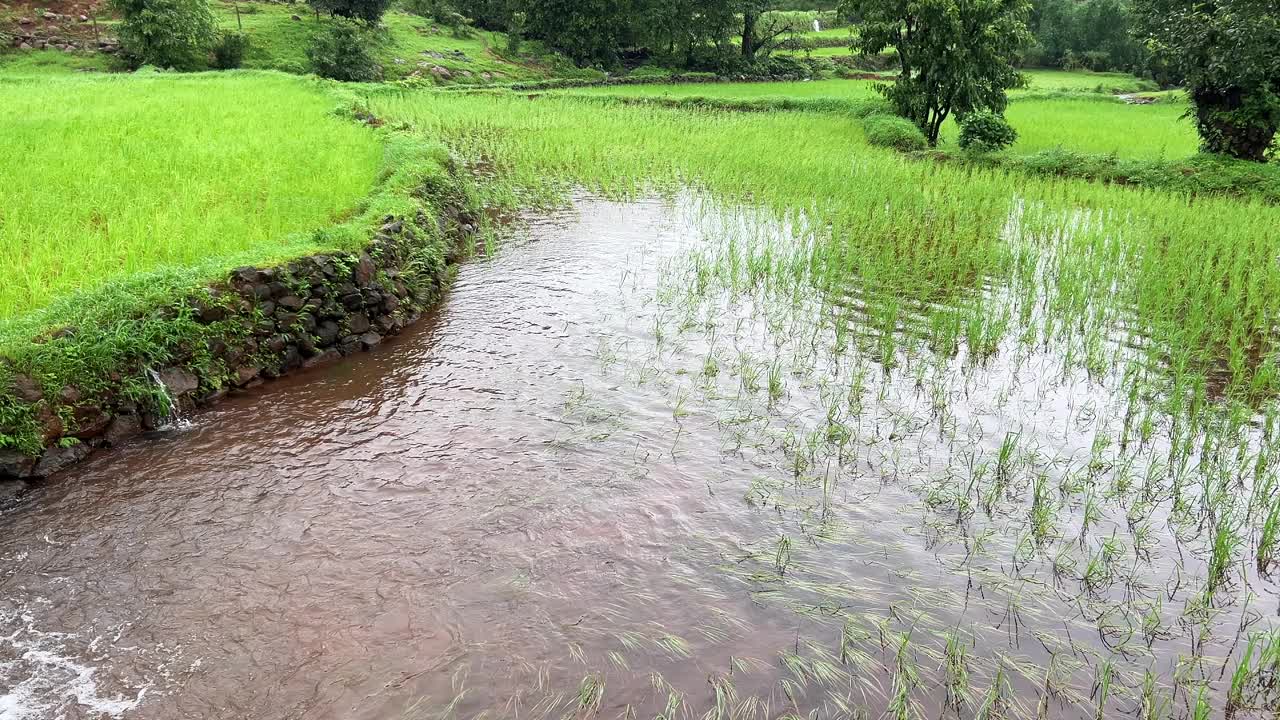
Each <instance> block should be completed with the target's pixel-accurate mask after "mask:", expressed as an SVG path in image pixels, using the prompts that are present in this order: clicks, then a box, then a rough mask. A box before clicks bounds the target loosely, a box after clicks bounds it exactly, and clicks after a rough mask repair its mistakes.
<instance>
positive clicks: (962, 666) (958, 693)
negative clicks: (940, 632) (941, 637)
mask: <svg viewBox="0 0 1280 720" xmlns="http://www.w3.org/2000/svg"><path fill="white" fill-rule="evenodd" d="M946 638H947V645H946V650H945V655H946V668H945V669H946V687H947V698H948V702H949V703H951V705H952V706H953V707H955V708H956V710H959V709H960V707H962V706H963V705H965V704H966V703H968V702H969V698H970V693H971V688H970V684H969V657H968V650H967V648H966V647H965V644H964V643H963V642H962V641H961V639H960V636H959V634H958V633H956V632H955V631H952V632H949V633H947V636H946Z"/></svg>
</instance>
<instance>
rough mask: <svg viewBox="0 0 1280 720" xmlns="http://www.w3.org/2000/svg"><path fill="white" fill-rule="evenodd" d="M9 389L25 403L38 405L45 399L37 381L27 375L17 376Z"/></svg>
mask: <svg viewBox="0 0 1280 720" xmlns="http://www.w3.org/2000/svg"><path fill="white" fill-rule="evenodd" d="M9 389H10V390H11V391H12V392H13V395H14V397H16V398H18V399H19V400H22V401H23V402H28V403H36V402H40V400H42V399H43V398H44V393H43V392H42V391H41V390H40V386H39V385H38V384H36V381H35V380H34V379H33V378H31V377H29V376H27V375H15V376H14V377H13V382H11V383H10V384H9Z"/></svg>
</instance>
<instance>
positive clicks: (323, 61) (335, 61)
mask: <svg viewBox="0 0 1280 720" xmlns="http://www.w3.org/2000/svg"><path fill="white" fill-rule="evenodd" d="M372 43H373V38H372V37H371V33H369V32H368V31H362V30H361V29H360V28H359V27H357V26H356V25H355V24H354V23H350V22H341V21H338V22H335V23H333V24H332V25H330V26H329V28H328V30H326V31H324V32H320V33H317V34H316V36H315V37H314V38H312V40H311V45H310V46H309V47H308V48H307V59H309V60H310V61H311V69H312V70H314V71H315V73H316V74H317V75H319V76H321V77H327V78H333V79H334V80H342V81H344V82H375V81H377V80H381V79H382V66H381V65H379V64H378V62H377V60H375V59H374V58H373V56H372V55H371V54H370V53H369V47H370V45H371V44H372Z"/></svg>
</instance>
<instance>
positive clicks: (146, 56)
mask: <svg viewBox="0 0 1280 720" xmlns="http://www.w3.org/2000/svg"><path fill="white" fill-rule="evenodd" d="M111 5H112V7H113V8H114V9H115V11H116V12H118V13H119V14H120V17H121V19H120V27H119V31H118V33H119V37H120V45H121V47H123V48H124V54H125V58H126V60H127V61H128V62H129V64H130V66H131V67H134V68H138V67H141V66H143V65H155V66H156V67H162V68H176V69H178V70H192V69H196V68H198V67H200V66H201V65H202V64H203V63H204V62H205V59H206V52H208V49H209V46H211V45H212V44H213V43H214V41H215V39H216V38H217V34H218V30H217V28H218V26H217V23H216V21H215V20H214V18H213V11H211V10H210V9H209V3H208V0H112V3H111Z"/></svg>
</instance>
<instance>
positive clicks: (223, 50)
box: [213, 32, 249, 70]
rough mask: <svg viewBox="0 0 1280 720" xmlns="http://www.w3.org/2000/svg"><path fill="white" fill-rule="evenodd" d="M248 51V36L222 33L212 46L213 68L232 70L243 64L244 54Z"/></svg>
mask: <svg viewBox="0 0 1280 720" xmlns="http://www.w3.org/2000/svg"><path fill="white" fill-rule="evenodd" d="M248 49H249V36H248V35H245V34H244V33H236V32H224V33H222V37H221V38H219V39H218V43H217V44H216V45H214V46H213V66H214V67H215V68H217V69H218V70H234V69H235V68H238V67H240V66H241V65H242V64H243V63H244V54H245V51H246V50H248Z"/></svg>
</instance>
